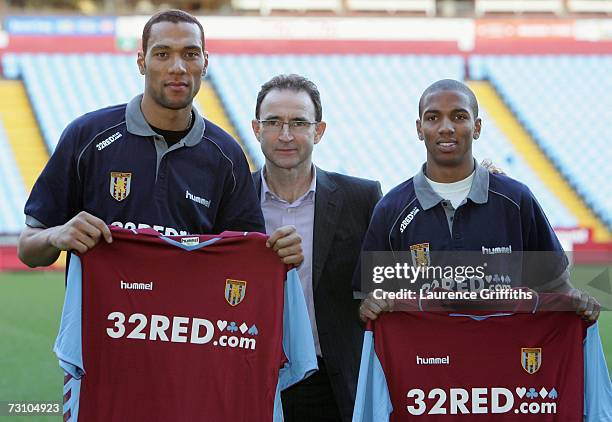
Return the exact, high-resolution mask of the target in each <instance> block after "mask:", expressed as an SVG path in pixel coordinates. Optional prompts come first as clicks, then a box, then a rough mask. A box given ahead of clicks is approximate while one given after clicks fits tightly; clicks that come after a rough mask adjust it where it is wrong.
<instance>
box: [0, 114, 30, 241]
mask: <svg viewBox="0 0 612 422" xmlns="http://www.w3.org/2000/svg"><path fill="white" fill-rule="evenodd" d="M0 197H1V198H4V199H3V200H2V201H0V235H1V234H13V233H18V232H19V231H20V230H21V228H22V227H23V221H24V217H23V205H24V204H25V201H26V192H25V189H24V184H23V180H22V179H21V175H20V172H19V169H18V168H17V166H16V165H15V159H14V157H13V151H12V150H11V148H10V145H9V143H8V141H7V138H6V132H5V130H4V125H2V124H0ZM7 198H9V200H6V199H7Z"/></svg>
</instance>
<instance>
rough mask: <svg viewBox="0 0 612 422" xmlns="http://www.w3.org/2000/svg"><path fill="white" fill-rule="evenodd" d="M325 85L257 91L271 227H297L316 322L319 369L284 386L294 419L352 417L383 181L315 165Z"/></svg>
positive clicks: (293, 82)
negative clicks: (365, 252)
mask: <svg viewBox="0 0 612 422" xmlns="http://www.w3.org/2000/svg"><path fill="white" fill-rule="evenodd" d="M322 115H323V113H322V106H321V97H320V94H319V91H318V89H317V87H316V85H315V84H314V83H312V82H311V81H309V80H308V79H306V78H304V77H302V76H299V75H279V76H275V77H274V78H272V79H271V80H269V81H268V82H266V83H265V84H264V85H263V86H262V87H261V90H260V92H259V95H258V96H257V104H256V107H255V119H254V120H253V122H252V126H253V132H254V133H255V136H256V137H257V139H258V140H259V142H260V143H261V149H262V151H263V153H264V156H265V159H266V161H265V165H264V167H263V169H262V170H260V171H258V172H256V173H254V175H253V177H254V181H255V185H256V189H257V191H258V193H259V195H260V200H261V208H262V210H263V214H264V218H265V222H266V231H267V232H268V233H270V232H273V231H274V230H275V229H276V228H277V227H280V226H284V225H288V224H291V225H295V226H296V227H297V232H298V233H299V234H300V235H301V236H302V239H303V243H302V247H303V250H304V263H303V264H302V265H301V266H300V267H299V269H298V272H299V275H300V279H301V281H302V287H303V290H304V295H305V297H306V303H307V306H308V312H309V316H310V319H311V323H312V328H313V336H314V339H315V348H316V351H317V354H318V356H319V359H318V361H319V371H318V372H316V373H315V374H313V375H311V376H310V377H309V378H307V379H306V380H304V381H302V382H301V383H299V384H297V385H295V386H293V387H291V388H289V389H287V390H285V391H283V392H282V402H283V414H284V418H285V421H288V422H299V421H307V422H319V421H330V422H331V421H345V422H347V421H350V420H351V417H352V412H353V407H354V402H355V393H356V387H357V375H358V372H359V362H360V352H361V345H362V341H363V340H362V338H363V329H362V327H361V325H360V322H359V318H358V306H359V302H358V301H356V300H354V299H353V295H352V289H351V279H352V273H353V268H354V267H355V264H356V263H357V259H358V257H359V248H360V246H361V242H362V240H363V236H364V234H365V231H366V229H367V227H368V223H369V221H370V217H371V215H372V211H373V209H374V206H375V204H376V203H377V202H378V200H379V199H380V196H381V190H380V184H379V183H378V182H373V181H369V180H364V179H358V178H355V177H350V176H345V175H342V174H338V173H331V172H327V171H325V170H322V169H320V168H318V167H316V166H314V165H313V163H312V152H313V148H314V146H315V145H316V144H318V143H319V142H320V141H321V138H322V136H323V134H324V132H325V127H326V123H325V122H324V121H323V120H322Z"/></svg>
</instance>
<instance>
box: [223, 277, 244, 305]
mask: <svg viewBox="0 0 612 422" xmlns="http://www.w3.org/2000/svg"><path fill="white" fill-rule="evenodd" d="M246 287H247V282H246V281H240V280H232V279H230V278H228V279H227V280H225V300H226V301H227V303H229V304H230V305H232V306H237V305H239V304H240V303H241V302H242V301H243V300H244V296H245V295H246Z"/></svg>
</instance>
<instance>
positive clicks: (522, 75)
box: [470, 55, 612, 227]
mask: <svg viewBox="0 0 612 422" xmlns="http://www.w3.org/2000/svg"><path fill="white" fill-rule="evenodd" d="M472 69H473V70H474V73H473V75H475V76H478V77H480V78H483V79H484V78H486V79H489V80H490V81H491V83H492V84H493V85H494V86H495V87H496V89H497V91H498V92H499V93H500V95H501V96H502V98H503V99H504V101H505V102H506V104H508V106H509V107H510V108H511V109H512V111H513V112H514V113H515V114H516V115H517V117H518V118H519V121H520V122H521V123H522V124H523V125H524V127H525V128H526V129H527V130H528V131H529V133H530V134H531V135H532V136H533V138H534V139H535V140H536V142H537V143H538V145H539V146H540V148H541V149H542V150H543V151H544V152H545V153H546V155H547V156H548V157H549V158H550V160H551V161H552V162H553V163H554V164H555V166H556V167H557V168H558V169H559V171H560V172H561V173H562V174H563V175H564V177H565V178H566V179H567V180H568V181H569V183H570V184H571V185H572V187H573V188H574V189H575V190H576V191H577V192H578V194H579V195H581V197H582V198H583V199H584V201H585V202H586V203H587V205H588V206H589V207H591V209H592V210H593V211H594V212H595V213H596V214H597V215H598V216H599V217H600V218H601V219H602V220H603V221H604V222H605V223H606V224H607V225H608V227H612V189H611V188H610V187H609V186H610V180H611V179H612V166H611V165H610V163H609V161H610V158H609V157H610V153H609V146H608V145H606V144H607V143H609V135H608V126H609V122H611V121H612V99H610V96H609V95H608V93H609V92H612V72H610V69H612V56H610V55H607V56H597V55H592V56H579V55H571V56H570V55H567V56H563V55H561V56H538V55H532V56H480V57H479V56H475V57H472V58H471V59H470V72H471V71H472Z"/></svg>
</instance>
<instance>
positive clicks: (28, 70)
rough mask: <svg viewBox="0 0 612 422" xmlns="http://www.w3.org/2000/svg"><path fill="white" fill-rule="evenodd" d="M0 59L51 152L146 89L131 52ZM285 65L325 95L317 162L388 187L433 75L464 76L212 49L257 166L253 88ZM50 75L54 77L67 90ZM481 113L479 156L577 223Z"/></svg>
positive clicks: (430, 68) (413, 167)
mask: <svg viewBox="0 0 612 422" xmlns="http://www.w3.org/2000/svg"><path fill="white" fill-rule="evenodd" d="M43 63H44V66H43ZM4 65H5V72H6V73H7V76H9V75H10V76H11V77H18V76H20V75H21V77H23V79H24V82H25V84H26V87H27V88H28V92H29V93H30V97H31V101H32V103H33V106H34V110H35V111H36V114H37V118H38V120H39V121H40V123H41V127H42V131H43V133H44V138H45V140H46V142H47V145H48V147H49V150H50V151H53V149H54V147H55V144H56V143H57V140H58V139H59V136H60V134H61V131H62V130H63V128H64V127H65V126H66V125H67V124H68V123H69V122H70V121H71V120H72V119H73V118H75V117H77V116H78V115H80V114H83V113H85V112H88V111H90V110H93V109H96V108H99V107H104V106H107V105H110V104H115V103H120V102H125V101H127V100H129V99H130V98H131V97H132V96H133V95H136V93H138V92H140V90H141V89H142V88H141V86H142V79H141V76H140V75H139V74H138V71H137V68H136V66H135V65H134V60H133V57H132V56H126V55H46V54H41V55H30V54H24V55H6V56H5V59H4ZM291 72H298V73H301V74H303V75H305V76H307V77H309V78H310V79H312V80H313V81H315V82H316V83H317V85H318V86H319V88H320V90H321V93H322V97H323V106H324V117H325V120H327V121H328V122H329V126H328V130H327V133H326V136H325V138H324V139H323V142H321V144H319V145H318V146H317V148H316V149H315V160H316V162H317V164H318V165H320V166H321V167H322V168H325V169H328V170H333V171H339V172H343V173H348V174H352V175H356V176H361V177H366V178H371V179H377V180H380V181H381V183H382V185H383V189H384V190H385V191H387V190H389V189H390V188H391V187H393V186H395V185H396V184H398V183H400V182H402V181H403V180H405V179H406V178H408V177H410V176H411V175H412V174H414V173H415V172H416V171H417V170H418V168H419V166H420V165H421V163H422V162H423V157H424V150H423V146H422V145H421V144H420V143H419V142H418V141H417V140H416V135H415V119H416V117H417V113H418V112H417V99H418V98H419V96H420V94H421V92H422V91H423V89H425V88H426V87H427V86H428V85H429V84H430V83H431V82H432V81H434V80H437V79H441V78H455V79H463V78H464V72H465V68H464V60H463V58H462V57H460V56H426V55H276V56H270V55H265V56H263V55H232V54H222V55H216V56H215V60H214V63H212V65H211V68H210V70H209V76H210V82H211V83H212V86H213V87H214V90H215V91H216V92H217V93H218V95H219V97H220V99H221V102H222V104H223V106H224V107H225V109H226V111H227V113H228V115H229V116H230V119H231V121H232V123H233V126H234V127H235V128H236V132H237V134H238V137H239V138H240V139H241V140H242V142H243V143H244V146H245V149H246V150H247V152H248V154H249V156H250V158H251V161H252V163H253V166H254V167H258V166H261V164H263V156H262V154H261V151H260V148H259V143H258V142H257V140H256V139H255V138H254V136H253V134H252V132H251V124H250V122H251V119H253V117H254V106H255V98H256V96H257V92H258V90H259V87H260V86H261V84H263V83H264V82H265V81H267V80H268V79H270V78H271V77H272V76H274V75H276V74H278V73H291ZM67 74H75V75H78V78H80V79H78V80H77V81H76V83H72V84H71V83H69V82H68V81H67V80H65V79H66V75H67ZM338 75H342V77H338ZM54 80H60V81H61V82H62V83H63V84H64V85H63V86H64V88H61V87H60V84H57V83H54V82H52V81H54ZM76 85H78V89H76ZM71 86H75V89H70V87H71ZM66 87H67V88H66ZM50 110H56V111H57V112H54V113H51V112H50ZM483 116H484V120H485V125H484V133H483V137H481V139H480V140H479V141H478V142H476V143H475V147H474V149H475V155H476V156H477V157H478V158H479V159H482V158H490V159H492V160H493V161H494V162H495V163H496V164H498V165H499V166H500V167H502V168H503V169H504V170H505V171H506V172H508V174H509V175H511V176H513V177H515V178H518V179H519V180H521V181H523V182H524V183H526V184H527V185H528V186H530V187H531V189H532V190H533V191H534V194H535V195H536V197H537V198H538V199H539V200H540V202H541V203H542V205H543V207H544V209H545V211H546V212H547V214H548V215H549V217H550V219H551V222H552V224H553V225H554V226H556V227H572V226H575V225H576V219H575V217H574V216H573V214H572V213H571V212H569V211H568V210H567V208H566V207H565V206H564V205H563V204H562V203H561V202H560V201H559V200H558V199H557V198H556V196H555V195H554V193H552V192H551V191H550V190H548V189H547V188H546V186H545V185H544V184H543V183H542V181H541V180H540V178H539V176H538V175H537V174H536V173H535V172H534V171H533V170H532V169H531V168H530V167H529V166H528V165H527V164H526V163H525V162H524V160H523V159H522V158H521V156H520V155H519V154H517V152H516V151H515V150H514V149H513V147H512V145H511V144H510V143H509V142H508V140H507V139H505V138H504V135H503V134H501V132H500V131H499V130H498V129H497V128H496V127H495V125H494V122H493V121H491V120H490V119H488V118H487V115H486V110H483Z"/></svg>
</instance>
